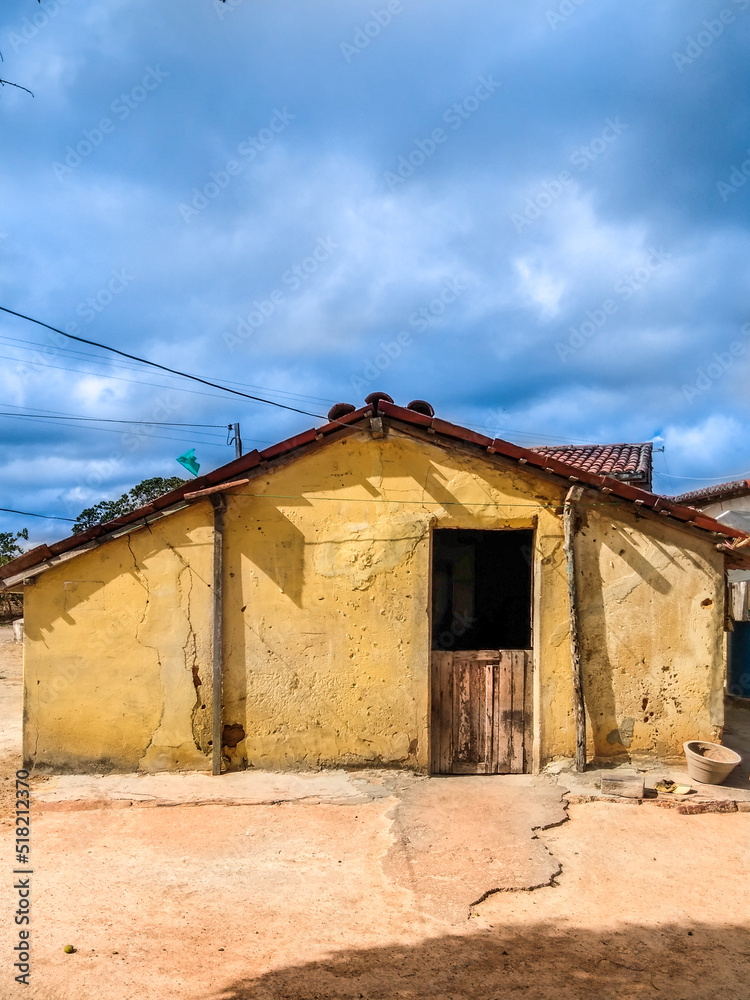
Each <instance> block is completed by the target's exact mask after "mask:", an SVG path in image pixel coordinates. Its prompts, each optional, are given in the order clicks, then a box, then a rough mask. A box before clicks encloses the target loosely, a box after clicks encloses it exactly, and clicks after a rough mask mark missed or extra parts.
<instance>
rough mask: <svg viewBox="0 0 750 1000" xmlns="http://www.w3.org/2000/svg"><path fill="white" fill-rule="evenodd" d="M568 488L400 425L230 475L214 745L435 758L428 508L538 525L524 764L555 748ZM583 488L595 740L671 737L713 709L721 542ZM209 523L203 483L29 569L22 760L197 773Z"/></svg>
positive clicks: (458, 520)
mask: <svg viewBox="0 0 750 1000" xmlns="http://www.w3.org/2000/svg"><path fill="white" fill-rule="evenodd" d="M564 494H565V486H564V485H562V484H561V485H560V486H557V485H555V484H553V483H551V482H546V481H544V480H542V479H540V478H538V477H535V476H533V475H532V474H529V473H525V472H524V471H523V470H522V469H521V468H519V467H518V466H516V465H508V466H504V465H501V464H498V465H493V464H492V463H490V462H488V461H486V460H484V459H483V458H482V457H481V455H475V454H471V455H470V454H464V453H462V452H460V451H456V450H453V449H446V448H443V447H441V446H439V445H438V444H433V443H431V442H429V441H417V440H414V439H413V438H410V437H407V436H405V435H402V434H401V433H400V432H396V431H394V430H393V429H391V430H390V431H389V433H388V436H387V437H386V438H384V439H379V440H374V439H372V438H371V437H370V436H369V435H368V434H365V433H356V434H354V435H352V436H350V437H347V438H344V439H342V440H339V441H331V442H328V443H326V444H325V445H324V446H322V447H321V448H320V449H319V450H317V451H312V452H309V453H307V454H301V455H297V456H296V457H295V459H294V460H293V461H289V462H288V463H286V464H284V465H281V466H277V467H276V468H273V469H270V470H269V471H268V473H267V474H266V475H260V476H257V475H256V476H254V477H253V478H252V479H251V480H250V482H249V483H248V484H247V485H245V486H243V487H240V488H237V489H235V490H233V491H232V492H231V494H229V495H227V503H228V509H227V513H226V533H225V573H224V620H225V648H224V698H223V704H224V711H223V723H224V726H225V733H226V734H227V737H226V740H225V743H226V744H227V745H225V746H224V748H223V749H224V755H225V763H226V764H228V766H229V767H230V768H240V767H244V766H253V767H260V768H287V767H300V768H303V767H319V766H327V765H347V764H348V765H373V764H390V765H403V766H407V767H413V768H416V769H421V770H426V769H427V767H428V764H429V735H430V734H429V730H428V720H429V662H430V632H429V628H430V625H429V622H430V615H429V601H430V595H429V583H430V532H431V529H432V528H434V527H458V528H487V529H502V528H532V527H533V528H535V536H534V537H535V543H534V545H535V548H534V553H533V561H534V562H533V564H534V577H535V579H534V588H535V620H534V703H535V732H536V738H535V745H534V760H535V762H536V763H537V764H538V765H541V766H543V765H544V764H545V763H546V762H548V761H549V760H551V759H553V758H556V757H561V756H571V755H572V754H573V753H574V748H575V741H574V726H573V714H572V701H571V672H570V649H569V632H568V607H567V590H566V580H565V562H564V555H563V545H562V542H563V538H562V518H561V516H560V505H561V503H562V499H563V497H564ZM594 501H595V505H592V504H590V503H587V502H586V501H585V500H584V506H583V508H582V523H581V525H580V532H579V535H578V540H577V555H578V561H579V587H580V597H581V626H582V633H583V652H584V680H585V689H586V704H587V714H588V722H589V753H590V755H592V756H593V755H594V754H596V755H598V756H600V757H601V756H610V755H622V754H628V753H629V754H633V755H638V754H640V753H647V752H652V753H659V754H663V755H670V754H677V753H679V752H680V749H681V743H682V741H683V739H687V738H692V737H701V738H711V737H712V736H715V735H716V733H717V731H718V729H717V727H719V726H720V725H721V723H722V700H721V689H722V683H723V670H724V659H723V633H722V612H723V604H722V602H723V565H722V559H721V557H720V556H719V554H718V553H717V552H716V550H715V549H714V547H713V540H712V539H711V538H710V537H709V536H705V537H704V536H703V535H698V533H693V534H691V533H690V532H688V531H685V530H680V529H678V528H676V527H674V526H673V525H672V524H670V522H669V521H665V522H664V523H662V522H654V521H653V519H647V518H640V519H637V518H636V516H635V514H634V513H633V512H632V510H631V509H629V508H627V507H626V506H624V505H623V504H615V503H608V502H607V501H605V500H604V499H603V498H602V497H601V496H598V497H596V498H594ZM212 522H213V514H212V509H211V506H210V503H209V502H208V501H207V500H206V501H204V502H202V503H200V504H198V505H196V506H195V507H192V508H190V509H189V510H187V511H182V512H179V513H177V514H174V515H171V516H170V517H168V518H165V519H164V520H161V521H158V522H155V523H154V524H153V525H152V526H151V528H150V530H146V529H142V530H138V531H135V532H133V533H132V534H130V535H129V536H128V537H127V538H123V539H119V540H115V541H112V542H108V543H105V544H104V545H102V546H101V547H100V548H98V549H96V550H94V551H93V552H90V553H88V554H85V555H82V556H79V557H76V558H75V559H72V560H70V561H69V562H67V563H65V564H63V565H61V566H59V567H57V568H55V569H52V570H50V571H48V572H46V573H44V574H42V575H41V576H39V577H38V578H37V583H36V585H35V586H33V587H30V588H28V591H27V595H26V612H25V616H26V646H25V675H26V712H27V724H26V727H25V755H26V758H27V759H34V760H36V762H37V764H38V765H40V766H42V767H47V768H50V769H54V770H62V769H70V770H106V769H117V770H137V769H140V770H159V769H170V768H171V769H175V768H195V769H208V767H209V764H210V760H209V758H210V749H211V748H210V742H209V741H210V704H211V699H210V677H211V618H212V616H211V588H210V583H211V579H212V576H211V573H212V571H211V565H212V546H213V534H212ZM188 566H189V567H190V568H188ZM194 668H195V677H196V679H197V680H198V681H199V682H200V683H199V685H198V687H196V686H195V683H194ZM203 706H206V707H203ZM229 744H234V745H229Z"/></svg>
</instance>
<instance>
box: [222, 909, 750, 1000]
mask: <svg viewBox="0 0 750 1000" xmlns="http://www.w3.org/2000/svg"><path fill="white" fill-rule="evenodd" d="M620 916H622V917H624V916H626V914H620ZM747 945H748V932H747V930H746V928H743V927H734V926H722V927H715V926H711V927H709V926H705V925H701V924H697V923H696V924H694V923H691V922H689V921H687V922H686V923H685V924H684V925H679V926H678V925H658V926H656V927H654V926H640V925H625V929H623V930H621V931H616V932H613V931H610V930H606V931H595V930H589V929H586V928H578V927H576V928H571V929H570V930H569V931H560V930H559V928H555V927H553V926H552V925H550V924H532V923H530V924H528V925H525V926H523V927H517V928H513V929H510V930H508V929H502V928H499V927H498V928H496V929H492V930H489V931H483V932H481V933H474V934H467V935H455V936H442V937H436V938H432V939H429V940H426V941H424V942H422V943H421V944H418V945H415V946H412V947H409V946H387V947H383V948H370V949H348V950H344V951H339V952H336V953H334V954H333V955H331V956H330V957H326V958H324V959H322V960H321V961H317V962H309V963H307V964H302V965H295V966H290V967H288V968H285V969H277V970H274V971H272V972H269V973H266V974H265V975H263V976H258V977H257V978H251V979H245V980H239V981H237V982H235V983H232V984H231V985H230V986H229V987H227V988H225V990H224V991H222V992H220V993H217V994H215V993H213V992H212V993H211V997H212V998H213V997H220V998H221V1000H272V998H273V1000H276V998H278V1000H282V998H283V1000H310V998H311V997H317V998H320V1000H329V998H330V1000H333V998H334V997H335V998H339V997H340V998H343V997H347V998H348V997H364V998H367V1000H375V998H383V1000H385V998H388V1000H390V998H391V997H396V996H400V997H412V998H415V1000H425V998H429V997H433V998H435V1000H445V998H447V997H450V998H451V1000H464V998H466V1000H495V998H497V1000H500V998H504V997H511V996H513V997H515V996H519V997H529V998H532V997H533V1000H580V998H582V997H592V998H604V997H607V998H609V997H635V996H639V997H640V996H648V997H655V996H660V997H672V998H674V997H679V998H680V1000H706V998H707V997H709V996H711V997H712V996H725V997H740V996H745V995H746V991H747V982H748V976H750V956H749V955H748V948H747Z"/></svg>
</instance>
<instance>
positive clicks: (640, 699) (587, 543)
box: [576, 498, 726, 757]
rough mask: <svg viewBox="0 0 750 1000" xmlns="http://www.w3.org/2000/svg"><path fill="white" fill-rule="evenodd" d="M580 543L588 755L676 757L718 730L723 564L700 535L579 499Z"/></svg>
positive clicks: (714, 736)
mask: <svg viewBox="0 0 750 1000" xmlns="http://www.w3.org/2000/svg"><path fill="white" fill-rule="evenodd" d="M581 515H582V524H581V526H580V531H579V534H578V537H577V545H576V554H577V558H578V564H579V574H578V582H579V604H580V618H581V634H582V636H583V643H582V646H583V661H584V690H585V693H586V708H587V715H588V719H587V721H588V724H589V752H590V753H591V752H594V753H595V754H596V755H597V756H598V757H611V756H623V755H631V756H633V757H638V756H639V755H656V756H660V757H668V756H679V755H681V753H682V744H683V743H684V742H685V741H686V740H690V739H705V740H715V739H719V738H720V737H721V730H722V727H723V724H724V678H725V674H726V664H725V655H724V632H723V623H724V561H723V556H722V555H721V554H720V553H719V552H717V551H716V548H715V546H714V539H713V538H712V537H711V536H710V535H707V534H706V533H705V532H700V533H699V532H697V531H685V530H680V529H677V528H675V527H673V526H672V525H670V524H669V523H667V524H665V525H662V524H661V523H655V522H654V521H653V519H652V518H647V517H646V518H639V519H636V517H635V515H634V514H633V513H632V512H631V511H629V510H628V508H627V507H626V506H625V505H622V504H621V505H619V507H618V506H613V505H611V504H607V505H603V504H602V503H601V502H597V501H596V499H595V498H589V500H588V502H587V501H586V500H584V502H583V504H582V507H581Z"/></svg>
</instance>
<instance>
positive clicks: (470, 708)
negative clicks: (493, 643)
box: [431, 649, 532, 774]
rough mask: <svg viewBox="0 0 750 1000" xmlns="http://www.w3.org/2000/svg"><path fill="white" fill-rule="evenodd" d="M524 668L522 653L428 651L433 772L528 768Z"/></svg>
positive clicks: (527, 656)
mask: <svg viewBox="0 0 750 1000" xmlns="http://www.w3.org/2000/svg"><path fill="white" fill-rule="evenodd" d="M530 667H531V651H530V650H524V649H512V650H476V651H465V652H455V653H454V652H442V651H435V652H433V654H432V713H431V717H432V772H433V774H520V773H522V772H523V771H526V770H530V763H531V731H532V727H531V677H530Z"/></svg>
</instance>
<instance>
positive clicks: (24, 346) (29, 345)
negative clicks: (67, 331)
mask: <svg viewBox="0 0 750 1000" xmlns="http://www.w3.org/2000/svg"><path fill="white" fill-rule="evenodd" d="M0 342H3V343H7V344H8V345H9V346H10V347H11V348H12V349H13V350H23V351H30V350H32V349H33V348H35V347H37V348H41V349H42V350H44V351H49V350H52V351H55V352H59V358H60V360H65V359H66V356H68V355H69V356H70V357H71V358H83V359H86V358H91V359H93V362H94V363H96V364H100V365H109V366H112V367H114V368H118V369H121V370H122V371H133V372H140V371H143V369H142V368H141V367H138V365H128V364H118V363H117V362H115V361H105V360H103V359H101V358H99V357H98V355H96V354H90V353H89V352H88V351H74V350H71V349H69V348H65V347H59V346H57V345H50V344H40V343H38V342H37V341H33V340H20V339H19V338H18V337H7V336H0ZM16 344H18V345H20V346H19V347H16V346H15V345H16ZM52 356H53V357H58V354H54V355H52ZM18 360H19V361H22V360H23V359H20V358H19V359H18ZM32 363H33V362H32ZM69 370H75V369H69ZM174 377H175V378H178V377H181V376H174ZM224 381H225V383H226V384H227V385H234V386H239V387H240V388H241V389H258V390H260V391H262V392H268V393H274V394H275V395H278V396H287V397H289V398H290V399H297V400H301V401H303V402H305V401H310V402H312V403H328V404H329V406H330V405H331V404H332V403H335V402H336V400H335V399H325V398H323V397H322V396H310V395H305V394H304V393H300V392H288V391H287V390H286V389H272V388H270V387H269V386H265V385H253V384H250V383H247V382H237V381H235V380H234V379H224Z"/></svg>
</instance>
